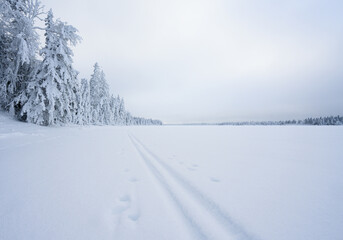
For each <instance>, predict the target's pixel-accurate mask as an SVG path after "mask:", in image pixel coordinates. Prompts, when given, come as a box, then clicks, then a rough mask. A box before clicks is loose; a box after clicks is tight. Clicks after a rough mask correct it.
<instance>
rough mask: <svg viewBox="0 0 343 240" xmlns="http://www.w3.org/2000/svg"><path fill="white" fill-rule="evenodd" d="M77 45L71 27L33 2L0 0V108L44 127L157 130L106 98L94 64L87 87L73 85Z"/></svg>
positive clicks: (83, 81)
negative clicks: (91, 125) (124, 127)
mask: <svg viewBox="0 0 343 240" xmlns="http://www.w3.org/2000/svg"><path fill="white" fill-rule="evenodd" d="M43 22H44V24H45V26H44V27H40V26H41V25H42V24H39V23H43ZM38 31H42V33H44V36H45V44H44V46H43V47H40V46H41V43H40V38H39V34H38ZM80 41H81V37H80V36H79V35H78V31H77V29H76V28H75V27H73V26H72V25H69V24H67V23H66V22H63V21H61V20H59V19H55V18H54V16H53V12H52V10H50V11H49V12H45V11H44V9H43V6H42V5H41V3H40V2H39V1H38V0H1V1H0V108H1V109H3V110H5V111H8V112H9V113H11V115H13V116H15V117H16V118H17V119H19V120H21V121H27V122H31V123H35V124H39V125H45V126H49V125H64V124H69V123H72V124H80V125H87V124H95V125H143V124H144V125H151V124H158V125H160V124H162V122H161V121H159V120H152V119H145V118H141V117H134V116H132V115H131V114H130V113H129V112H128V111H127V110H126V109H125V106H124V100H123V98H121V97H119V96H118V95H117V96H113V95H112V94H110V92H109V86H108V84H107V81H106V78H105V74H104V72H103V71H102V70H101V68H100V67H99V65H98V64H97V63H96V64H95V65H94V71H93V74H92V75H91V77H90V79H89V81H88V80H87V79H81V81H80V80H79V79H78V72H77V71H76V70H75V69H74V68H73V66H72V63H73V59H72V58H73V52H72V50H71V47H72V46H75V45H76V44H77V43H79V42H80Z"/></svg>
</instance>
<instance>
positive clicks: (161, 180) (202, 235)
mask: <svg viewBox="0 0 343 240" xmlns="http://www.w3.org/2000/svg"><path fill="white" fill-rule="evenodd" d="M129 138H130V140H131V142H132V144H133V146H134V147H135V148H136V150H137V152H138V153H139V155H140V156H141V158H142V159H143V160H144V162H145V164H146V166H147V167H148V168H149V170H150V171H151V172H152V174H153V175H154V176H155V177H156V179H157V180H158V182H159V183H160V184H161V185H162V187H163V188H164V189H165V190H166V191H167V192H168V194H169V195H170V197H171V199H172V200H173V202H174V203H175V204H176V206H177V208H178V210H179V211H180V212H181V214H182V215H183V216H184V218H185V220H186V221H187V223H188V225H189V226H190V227H191V229H192V231H193V233H194V234H195V235H196V236H197V237H198V239H209V238H208V236H206V235H205V233H204V232H203V230H202V229H201V227H200V226H199V225H198V224H197V223H196V221H195V220H194V219H193V218H192V217H191V216H190V215H189V214H188V211H187V209H186V208H185V207H184V206H183V204H182V202H181V201H180V199H179V198H178V196H177V195H176V194H175V192H174V191H173V190H172V188H171V187H170V185H169V184H168V182H167V181H166V179H165V178H164V176H163V175H162V174H161V173H160V172H159V171H158V169H157V168H156V167H155V166H154V165H153V164H152V163H151V162H150V160H149V159H148V157H147V156H146V155H145V154H144V153H143V152H142V151H141V149H140V148H139V146H138V144H137V143H136V142H135V141H134V140H133V138H132V137H131V136H130V135H129Z"/></svg>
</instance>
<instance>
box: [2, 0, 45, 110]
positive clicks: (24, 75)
mask: <svg viewBox="0 0 343 240" xmlns="http://www.w3.org/2000/svg"><path fill="white" fill-rule="evenodd" d="M41 14H42V6H41V4H40V2H39V1H37V0H1V1H0V105H1V107H2V108H3V109H6V110H9V111H10V112H11V113H12V114H15V115H16V114H18V113H19V112H20V110H21V107H22V104H23V103H22V102H21V99H22V98H18V96H19V95H20V94H22V92H23V91H24V90H25V89H26V86H27V81H28V78H29V76H30V75H31V73H32V71H33V70H34V69H35V67H36V66H35V65H36V62H37V60H36V54H37V52H38V46H39V35H38V34H37V32H36V31H35V29H36V27H35V26H34V24H35V21H36V20H37V19H39V16H40V15H41Z"/></svg>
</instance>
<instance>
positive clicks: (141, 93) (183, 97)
mask: <svg viewBox="0 0 343 240" xmlns="http://www.w3.org/2000/svg"><path fill="white" fill-rule="evenodd" d="M42 2H43V4H44V5H45V6H46V8H47V9H48V8H52V9H53V11H54V14H55V16H56V17H59V18H61V19H62V20H63V21H67V22H68V23H70V24H72V25H74V26H75V27H77V28H78V29H79V31H80V35H81V36H82V38H83V41H82V43H81V44H80V45H78V46H77V47H76V48H75V49H74V53H75V57H74V67H75V68H76V69H77V70H78V71H80V77H85V78H88V79H89V76H90V74H91V73H92V70H93V64H94V63H95V62H98V63H99V64H100V66H101V67H102V68H103V70H104V72H105V74H106V77H107V81H108V82H109V84H110V87H111V91H112V92H113V93H115V94H118V93H119V94H120V95H121V96H123V97H124V98H125V100H126V107H127V109H128V110H130V111H131V112H132V114H134V115H138V116H143V117H152V118H157V119H161V120H162V121H164V122H167V123H168V122H169V123H179V122H220V121H238V120H283V119H293V118H296V119H301V118H304V117H308V116H320V115H331V114H341V115H342V114H343V111H342V109H343V94H342V93H343V78H342V77H343V57H342V56H343V47H342V43H343V14H342V12H343V1H340V0H337V1H333V0H326V1H324V0H322V1H316V0H312V1H309V0H302V1H299V0H297V1H296V0H289V1H272V0H270V1H268V0H262V1H255V0H235V1H229V0H223V1H216V0H208V1H205V0H173V1H157V0H144V1H143V0H121V1H117V0H97V1H86V0H73V1H70V0H42Z"/></svg>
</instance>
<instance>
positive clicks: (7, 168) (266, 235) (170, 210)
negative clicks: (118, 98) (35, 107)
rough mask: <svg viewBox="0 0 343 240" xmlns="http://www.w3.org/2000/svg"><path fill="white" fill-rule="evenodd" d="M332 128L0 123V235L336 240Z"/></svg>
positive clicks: (335, 138)
mask: <svg viewBox="0 0 343 240" xmlns="http://www.w3.org/2000/svg"><path fill="white" fill-rule="evenodd" d="M342 143H343V128H342V127H333V126H329V127H325V126H321V127H314V126H272V127H271V126H269V127H268V126H240V127H237V126H236V127H235V126H150V127H148V126H137V127H111V126H103V127H80V126H73V127H63V128H62V127H39V126H35V125H30V124H26V123H20V122H16V121H13V120H11V119H9V118H8V117H7V116H5V115H3V114H2V115H0V239H1V240H15V239H40V240H43V239H44V240H46V239H51V240H52V239H56V240H57V239H58V240H61V239H63V240H66V239H73V240H76V239H80V240H81V239H82V240H83V239H94V240H95V239H125V240H129V239H149V240H151V239H173V240H174V239H239V240H246V239H252V240H276V239H277V240H307V239H308V240H316V239H318V240H325V239H327V240H338V239H342V236H343V204H342V202H343V174H342V173H343V147H342Z"/></svg>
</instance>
